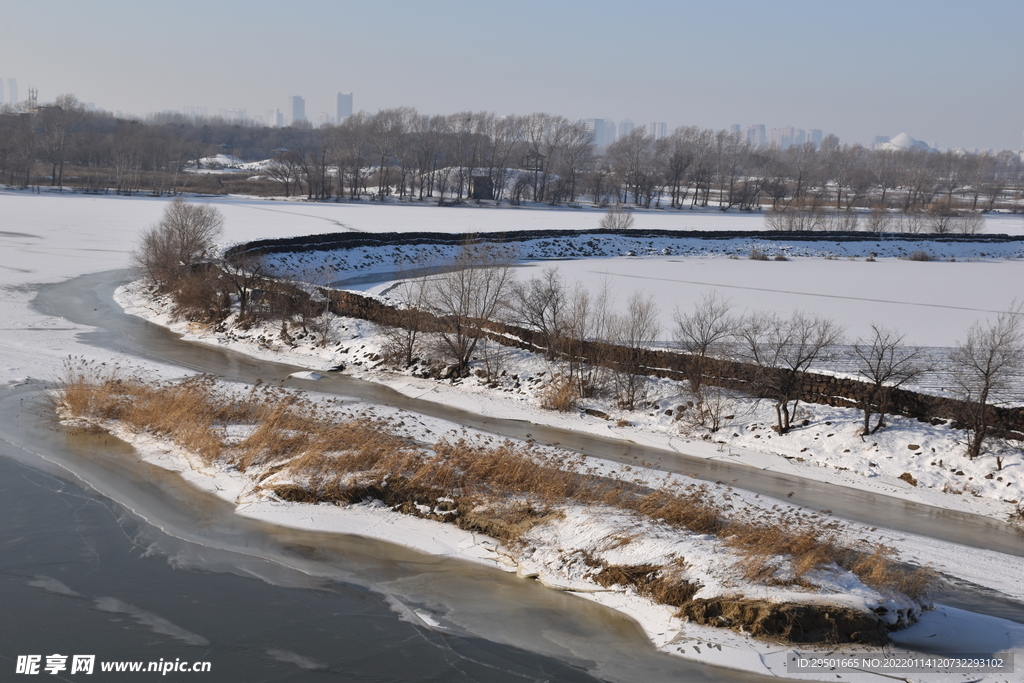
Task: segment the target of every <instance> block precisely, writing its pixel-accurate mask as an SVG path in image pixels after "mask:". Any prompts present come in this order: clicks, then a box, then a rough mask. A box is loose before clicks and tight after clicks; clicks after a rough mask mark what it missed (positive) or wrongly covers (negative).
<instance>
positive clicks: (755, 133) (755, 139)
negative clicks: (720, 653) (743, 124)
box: [747, 123, 768, 149]
mask: <svg viewBox="0 0 1024 683" xmlns="http://www.w3.org/2000/svg"><path fill="white" fill-rule="evenodd" d="M747 144H748V145H750V146H751V147H754V148H758V149H759V148H761V147H764V146H766V145H767V144H768V136H767V135H766V134H765V131H764V124H763V123H752V124H750V125H749V126H747Z"/></svg>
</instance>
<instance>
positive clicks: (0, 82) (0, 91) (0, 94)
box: [0, 78, 4, 107]
mask: <svg viewBox="0 0 1024 683" xmlns="http://www.w3.org/2000/svg"><path fill="white" fill-rule="evenodd" d="M2 106H4V79H2V78H0V107H2Z"/></svg>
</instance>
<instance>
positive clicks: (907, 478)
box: [900, 472, 917, 486]
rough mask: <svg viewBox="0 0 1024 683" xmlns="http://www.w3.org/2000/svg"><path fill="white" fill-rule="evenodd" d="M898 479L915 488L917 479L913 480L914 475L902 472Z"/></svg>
mask: <svg viewBox="0 0 1024 683" xmlns="http://www.w3.org/2000/svg"><path fill="white" fill-rule="evenodd" d="M900 479H902V480H903V481H905V482H907V483H908V484H910V485H911V486H917V479H914V475H912V474H911V473H910V472H904V473H903V474H901V475H900Z"/></svg>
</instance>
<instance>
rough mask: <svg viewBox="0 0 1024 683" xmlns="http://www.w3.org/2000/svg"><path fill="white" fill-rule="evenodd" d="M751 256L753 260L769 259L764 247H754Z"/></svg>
mask: <svg viewBox="0 0 1024 683" xmlns="http://www.w3.org/2000/svg"><path fill="white" fill-rule="evenodd" d="M749 258H750V260H751V261H767V260H768V254H766V253H765V252H764V250H763V249H759V248H757V247H754V248H753V249H751V250H750V256H749Z"/></svg>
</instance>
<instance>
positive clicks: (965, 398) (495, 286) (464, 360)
mask: <svg viewBox="0 0 1024 683" xmlns="http://www.w3.org/2000/svg"><path fill="white" fill-rule="evenodd" d="M222 224H223V217H222V216H221V214H220V212H219V211H218V210H217V209H215V208H213V207H210V206H208V205H199V204H188V203H185V202H184V201H183V200H181V199H180V198H179V199H176V200H175V201H174V202H172V203H170V204H169V205H168V206H167V208H166V210H165V213H164V216H163V217H162V219H161V221H160V222H159V223H158V224H157V225H155V226H153V227H151V228H149V229H148V230H146V231H145V232H144V233H143V236H142V239H141V242H140V244H139V246H138V248H137V249H136V250H135V252H134V253H133V261H134V264H135V266H136V268H137V270H138V271H139V272H140V274H142V275H143V276H145V277H146V279H147V280H148V281H149V282H150V283H151V284H152V285H153V286H154V287H155V288H156V289H157V291H159V292H161V293H164V294H168V295H170V296H171V297H172V299H173V300H174V302H175V310H176V313H177V314H178V315H180V316H181V317H184V318H188V319H192V320H202V321H204V322H209V323H215V324H216V323H221V322H222V321H224V320H225V319H226V318H227V317H228V315H229V314H230V313H231V312H232V310H235V311H237V314H238V317H237V319H236V324H239V325H242V326H246V325H252V324H255V323H257V322H260V323H266V322H272V323H277V324H279V325H280V336H281V338H282V339H283V340H285V341H286V342H293V341H294V340H293V335H299V336H300V337H302V338H307V337H308V338H310V339H312V340H315V341H318V343H320V344H326V343H327V342H328V340H329V338H330V326H331V310H332V308H334V310H335V311H337V307H336V306H335V305H334V304H335V303H336V301H335V299H336V296H337V295H338V293H335V292H332V291H330V290H329V289H328V288H327V285H328V283H329V281H330V280H331V279H332V278H331V274H325V273H272V272H271V271H270V269H269V267H268V266H267V264H266V262H265V261H264V260H263V259H262V257H261V256H260V255H258V254H255V253H245V252H243V253H240V254H238V255H236V256H233V257H226V256H220V257H216V256H215V255H214V254H213V247H214V245H215V243H216V240H217V238H218V236H219V234H220V230H221V227H222ZM514 261H515V251H514V250H513V249H512V248H510V247H508V246H505V245H500V244H499V245H493V244H485V243H475V242H472V241H469V242H466V243H465V244H464V245H463V246H462V247H461V249H460V251H459V253H458V255H457V256H456V257H455V259H454V260H453V261H451V262H446V263H433V262H430V261H429V260H422V259H421V260H418V261H412V262H407V263H406V264H405V266H403V269H404V270H403V272H400V273H399V279H400V282H399V284H398V285H397V287H396V289H395V291H394V295H395V296H396V297H397V299H398V300H399V301H400V302H401V303H400V305H398V306H391V307H389V306H382V305H380V304H378V305H377V306H376V307H375V308H374V307H370V308H366V306H367V304H366V303H365V302H362V297H356V299H359V300H360V301H357V302H355V306H356V307H357V308H358V307H359V306H363V307H364V308H365V309H366V310H365V311H364V312H356V313H355V314H356V315H359V316H362V317H367V318H369V319H371V320H374V321H375V322H378V323H381V324H382V325H383V326H384V328H383V334H384V337H385V342H384V345H383V349H382V352H383V360H384V361H386V362H388V363H389V364H391V365H393V366H395V367H399V368H410V367H413V366H417V365H421V366H423V367H424V368H426V369H425V370H422V372H425V373H428V374H431V375H432V376H435V377H443V378H449V379H458V378H461V377H465V376H467V375H469V374H470V372H471V371H472V372H476V374H477V375H478V376H480V377H482V378H485V379H487V380H489V381H491V382H496V381H497V378H498V377H500V376H501V375H502V373H503V367H502V366H503V363H504V357H505V355H506V353H507V352H506V351H505V350H504V348H505V347H507V346H509V345H514V343H515V342H516V341H517V340H519V341H521V340H522V338H523V335H522V334H519V335H516V330H517V329H518V330H522V331H526V332H528V334H529V337H530V340H531V341H530V342H529V344H528V346H529V347H530V348H531V349H532V350H534V351H535V352H538V353H543V354H545V355H546V357H547V359H548V361H549V362H550V363H551V365H552V368H553V370H552V375H551V377H550V378H549V380H548V382H547V385H546V386H545V388H544V394H543V396H542V399H543V403H544V405H545V406H546V407H549V408H552V409H556V410H562V411H569V410H573V409H575V408H576V406H577V404H578V402H579V401H581V400H583V399H586V398H591V397H599V396H605V397H610V398H612V399H613V400H614V402H615V403H616V405H618V407H620V408H621V409H624V410H627V411H633V410H643V409H646V408H648V407H649V400H648V397H649V386H650V380H651V375H652V374H655V370H656V367H657V366H656V365H653V364H652V360H651V350H652V349H653V348H656V347H658V346H664V345H665V342H664V341H663V337H664V334H663V333H664V332H666V330H663V329H662V327H661V324H660V322H659V321H660V312H659V311H658V309H657V307H656V306H655V304H654V300H653V298H652V297H651V296H648V295H645V294H643V293H642V292H636V293H633V294H632V295H631V296H630V297H629V298H628V300H627V301H626V303H625V306H624V307H619V306H617V305H616V304H615V301H614V296H613V294H612V292H611V287H610V284H609V283H608V282H607V281H606V282H604V283H603V285H602V286H601V287H599V288H597V289H596V290H592V289H591V288H588V287H585V286H583V285H582V284H580V283H577V284H576V285H574V286H572V287H570V286H569V285H568V284H567V283H566V282H565V280H564V278H563V277H562V276H561V275H560V274H559V272H558V270H557V268H547V269H545V270H544V271H543V273H542V274H541V275H540V276H539V277H532V278H530V279H528V280H520V279H516V278H515V277H514V276H513V274H512V267H513V264H514ZM341 294H344V293H341ZM353 296H354V295H353ZM350 314H351V312H350ZM673 321H674V325H673V326H672V328H671V329H670V330H667V332H669V333H670V336H671V338H672V340H673V342H672V343H671V347H672V350H673V351H674V352H676V353H681V354H684V355H685V359H686V362H685V364H683V366H682V367H685V368H686V371H687V382H688V389H689V391H690V393H691V394H692V396H693V401H691V402H690V403H691V406H690V407H691V408H692V410H691V411H690V412H689V415H688V416H687V419H688V420H691V421H692V422H693V423H694V424H695V425H696V426H701V427H705V428H708V429H710V430H711V431H715V430H717V429H718V428H719V427H721V426H722V425H723V424H724V422H725V421H726V420H727V417H728V416H727V415H726V413H727V412H730V411H731V410H733V408H734V402H733V400H732V399H731V398H730V397H729V396H728V395H727V394H726V393H724V392H723V391H722V390H721V387H723V386H733V385H736V384H737V380H739V381H740V385H741V386H742V388H743V391H744V392H745V393H747V394H749V395H751V396H754V397H757V398H760V399H765V400H769V401H771V402H772V404H773V405H774V408H775V414H776V424H775V426H774V429H775V431H776V432H777V433H778V434H780V435H784V434H786V433H788V432H790V431H791V430H793V429H794V428H796V427H797V426H798V419H797V414H798V413H797V408H798V405H799V402H800V400H801V397H802V396H805V395H806V381H807V377H808V373H809V372H810V371H811V370H812V369H813V368H815V367H818V366H820V365H821V364H823V363H826V362H829V361H831V360H834V359H835V357H836V352H837V347H838V346H839V345H840V344H844V343H845V342H844V336H843V330H842V329H841V327H840V326H838V325H837V324H836V323H835V322H834V321H832V320H830V319H828V318H824V317H821V316H812V315H807V314H805V313H801V312H794V313H792V314H791V315H790V316H788V317H787V316H780V315H778V314H776V313H766V312H745V313H742V314H740V313H738V312H736V311H735V310H734V308H733V307H732V306H731V304H730V303H729V302H728V301H726V300H724V299H722V298H721V297H720V296H718V295H717V294H711V295H708V296H705V297H704V298H703V299H702V300H700V301H697V302H695V303H694V304H693V306H692V309H681V308H678V307H677V308H676V310H675V312H674V315H673ZM494 323H499V327H498V328H496V327H495V326H494ZM501 323H509V324H511V325H513V326H515V327H514V328H505V329H503V328H501V327H500V324H501ZM851 349H852V359H853V362H854V366H855V368H856V372H857V374H858V375H859V378H860V380H861V382H862V384H863V386H862V387H861V390H860V392H859V396H858V403H859V405H860V407H861V409H862V410H863V420H864V422H863V429H862V434H863V435H864V436H868V435H870V434H874V433H875V432H877V431H878V430H879V429H882V428H883V427H884V426H885V418H886V415H887V414H888V412H889V411H890V409H891V408H893V407H894V404H895V397H896V394H897V392H899V391H900V390H901V389H903V388H905V387H906V386H907V385H909V384H911V383H912V382H913V381H914V380H916V379H918V378H920V377H921V376H922V375H924V374H926V373H930V372H934V371H936V370H937V369H940V365H939V364H938V363H936V362H932V361H929V360H928V359H927V358H926V356H925V354H924V352H923V350H922V349H920V348H918V347H915V346H912V345H908V344H906V343H905V341H904V335H902V334H900V333H899V332H897V331H895V330H890V329H886V328H884V327H882V326H878V325H875V326H873V327H872V332H871V334H869V335H866V336H864V337H861V338H859V339H857V340H855V341H854V342H853V343H852V346H851ZM723 368H725V370H723ZM941 369H942V370H943V371H945V372H946V373H947V375H948V376H949V378H950V385H951V386H950V388H951V391H952V393H953V395H954V396H955V397H956V398H957V399H958V400H959V402H960V408H959V409H958V412H957V415H956V420H957V421H958V422H959V423H960V424H961V425H962V426H963V427H964V428H965V430H966V434H967V444H966V446H967V454H968V455H969V457H971V458H972V459H973V458H975V457H978V456H980V455H981V454H982V451H983V448H984V444H985V442H986V439H987V438H988V437H989V435H990V431H991V427H992V424H993V422H994V418H995V416H994V414H993V409H992V406H993V404H995V403H999V402H1000V401H1003V400H1005V399H1006V398H1007V396H1008V394H1009V393H1010V392H1011V391H1012V390H1013V389H1014V387H1015V386H1016V384H1015V383H1018V382H1019V379H1020V375H1021V373H1022V372H1024V304H1014V305H1013V306H1011V308H1010V310H1008V311H1006V312H1003V313H1000V314H998V315H997V316H996V318H995V319H994V320H993V321H992V322H990V323H987V324H982V323H976V324H975V325H973V326H972V327H971V328H970V329H969V330H968V331H967V334H966V336H965V338H964V339H963V341H961V342H959V343H958V344H957V345H956V346H955V347H954V349H953V350H952V352H951V353H950V354H949V356H948V358H947V359H945V360H944V361H943V362H942V364H941ZM997 462H998V465H999V468H1000V469H1001V467H1002V461H1001V458H999V459H998V460H997Z"/></svg>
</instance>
